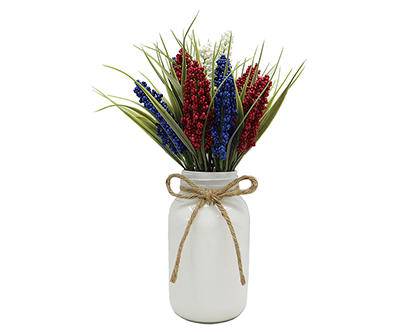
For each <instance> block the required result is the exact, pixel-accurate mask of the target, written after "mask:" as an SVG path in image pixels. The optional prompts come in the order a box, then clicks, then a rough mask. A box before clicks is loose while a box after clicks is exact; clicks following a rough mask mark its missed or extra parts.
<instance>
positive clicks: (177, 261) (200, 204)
mask: <svg viewBox="0 0 400 335" xmlns="http://www.w3.org/2000/svg"><path fill="white" fill-rule="evenodd" d="M204 204H205V202H204V200H200V201H199V202H198V203H197V205H196V207H195V208H194V210H193V212H192V214H191V215H190V218H189V221H188V222H187V224H186V227H185V231H184V232H183V235H182V238H181V241H180V243H179V247H178V251H177V253H176V259H175V265H174V269H173V270H172V273H171V278H170V280H169V281H170V282H171V283H175V282H176V280H177V279H178V271H179V264H180V262H181V256H182V250H183V246H184V244H185V241H186V238H187V236H188V235H189V231H190V227H191V226H192V224H193V221H194V219H195V218H196V216H197V213H198V212H199V209H200V208H201V207H203V206H204Z"/></svg>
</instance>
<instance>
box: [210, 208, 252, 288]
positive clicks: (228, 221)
mask: <svg viewBox="0 0 400 335" xmlns="http://www.w3.org/2000/svg"><path fill="white" fill-rule="evenodd" d="M215 205H216V206H217V207H218V209H219V211H220V212H221V214H222V216H223V218H224V219H225V221H226V224H227V225H228V228H229V231H230V233H231V236H232V240H233V244H234V245H235V251H236V258H237V264H238V268H239V275H240V283H241V284H242V286H244V285H245V284H246V277H245V275H244V271H243V264H242V256H241V253H240V247H239V242H238V240H237V237H236V232H235V229H234V228H233V224H232V221H231V218H230V217H229V215H228V212H227V211H226V209H225V207H224V206H223V205H222V203H221V202H216V203H215Z"/></svg>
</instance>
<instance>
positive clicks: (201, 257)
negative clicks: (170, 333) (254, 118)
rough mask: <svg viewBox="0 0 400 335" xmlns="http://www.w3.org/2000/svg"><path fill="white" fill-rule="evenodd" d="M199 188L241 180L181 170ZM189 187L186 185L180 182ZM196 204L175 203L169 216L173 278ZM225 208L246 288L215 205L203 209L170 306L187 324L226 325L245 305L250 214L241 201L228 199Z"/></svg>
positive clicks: (172, 290)
mask: <svg viewBox="0 0 400 335" xmlns="http://www.w3.org/2000/svg"><path fill="white" fill-rule="evenodd" d="M182 174H183V175H184V176H186V177H188V178H189V179H191V180H192V181H193V182H194V183H195V184H197V185H199V186H202V187H205V188H210V189H216V188H222V187H223V186H225V185H227V184H228V183H229V182H230V181H232V180H233V179H235V178H237V173H236V171H233V172H193V171H183V173H182ZM181 184H183V185H182V186H187V185H185V182H181ZM197 201H198V199H193V200H187V199H178V198H177V199H175V200H174V202H173V203H172V205H171V208H170V212H169V268H170V273H171V272H172V270H173V267H174V264H175V258H176V254H177V250H178V246H179V242H180V240H181V238H182V234H183V232H184V229H185V226H186V224H187V222H188V220H189V218H190V215H191V214H192V212H193V209H194V208H195V206H196V203H197ZM222 204H223V206H224V207H225V208H226V210H227V212H228V214H229V217H230V218H231V221H232V224H233V226H234V229H235V231H236V236H237V239H238V242H239V246H240V252H241V258H242V263H243V270H244V274H245V277H246V284H245V285H242V284H241V283H240V278H239V272H238V264H237V258H236V253H235V248H234V243H233V241H232V236H231V234H230V232H229V229H228V226H227V224H226V221H225V220H224V219H223V217H222V215H221V213H220V212H219V210H218V209H217V208H216V207H215V206H214V205H207V204H206V205H205V206H204V207H202V208H201V209H200V211H199V213H198V214H197V216H196V218H195V220H194V222H193V225H192V226H191V229H190V232H189V235H188V237H187V239H186V241H185V244H184V248H183V252H182V257H181V262H180V266H179V272H178V278H177V280H176V282H175V283H170V286H169V295H170V302H171V306H172V308H173V310H174V311H175V313H176V314H178V315H179V316H181V317H182V318H184V319H187V320H190V321H195V322H202V323H216V322H223V321H227V320H230V319H233V318H235V317H237V316H238V315H239V314H240V313H241V312H242V311H243V309H244V308H245V306H246V299H247V285H248V284H247V283H248V265H249V228H250V226H249V223H250V221H249V212H248V208H247V205H246V203H245V202H244V200H243V199H242V197H240V196H234V197H226V198H224V199H223V201H222Z"/></svg>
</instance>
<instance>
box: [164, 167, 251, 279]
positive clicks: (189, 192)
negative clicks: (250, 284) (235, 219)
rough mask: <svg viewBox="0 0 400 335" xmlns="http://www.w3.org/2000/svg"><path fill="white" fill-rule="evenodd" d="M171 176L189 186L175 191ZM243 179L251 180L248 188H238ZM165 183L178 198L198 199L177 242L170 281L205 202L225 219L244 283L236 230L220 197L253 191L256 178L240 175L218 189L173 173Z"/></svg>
mask: <svg viewBox="0 0 400 335" xmlns="http://www.w3.org/2000/svg"><path fill="white" fill-rule="evenodd" d="M173 178H178V179H181V180H183V181H184V182H185V183H186V184H187V185H189V187H182V186H181V191H182V193H175V192H174V191H173V190H172V188H171V180H172V179H173ZM243 180H249V181H250V182H251V185H250V186H249V187H248V188H245V189H240V188H239V183H240V182H241V181H243ZM166 185H167V189H168V192H169V194H171V195H172V196H174V197H176V198H180V199H199V201H198V202H197V204H196V207H195V208H194V210H193V212H192V214H191V216H190V218H189V221H188V222H187V224H186V227H185V231H184V233H183V235H182V239H181V241H180V243H179V247H178V251H177V254H176V259H175V265H174V269H173V271H172V274H171V278H170V282H171V283H175V282H176V280H177V278H178V271H179V264H180V262H181V257H182V250H183V246H184V244H185V241H186V238H187V236H188V234H189V231H190V228H191V226H192V224H193V221H194V219H195V218H196V216H197V214H198V212H199V210H200V208H202V207H203V206H204V205H205V204H208V205H215V206H216V207H217V208H218V210H219V211H220V212H221V215H222V217H223V218H224V219H225V221H226V224H227V226H228V229H229V232H230V234H231V236H232V240H233V243H234V246H235V251H236V258H237V264H238V268H239V275H240V283H241V284H242V285H245V284H246V278H245V276H244V273H243V264H242V256H241V254H240V247H239V242H238V240H237V237H236V232H235V229H234V228H233V225H232V221H231V219H230V217H229V215H228V212H227V211H226V209H225V207H224V206H223V205H222V199H223V198H226V197H234V196H238V195H245V194H250V193H253V192H254V191H255V190H256V189H257V186H258V182H257V179H256V178H254V177H251V176H241V177H239V178H236V179H234V180H232V181H231V182H230V183H229V184H227V185H226V186H224V187H223V188H220V189H208V188H204V187H201V186H198V185H196V184H195V183H194V182H193V181H191V180H190V179H189V178H187V177H185V176H184V175H181V174H178V173H174V174H171V175H169V176H168V178H167V180H166Z"/></svg>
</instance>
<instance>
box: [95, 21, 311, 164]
mask: <svg viewBox="0 0 400 335" xmlns="http://www.w3.org/2000/svg"><path fill="white" fill-rule="evenodd" d="M196 18H197V15H196V17H195V18H194V19H193V21H192V22H191V23H190V25H189V28H188V29H187V30H186V31H185V33H184V34H183V37H182V39H179V38H178V37H177V35H176V34H175V33H174V32H172V35H173V37H174V39H175V41H176V42H177V49H180V48H182V50H183V64H182V78H181V80H179V79H178V77H177V75H176V73H175V71H174V67H173V64H174V59H173V58H172V57H171V56H170V53H169V51H168V49H167V46H166V44H165V42H164V39H163V37H162V36H161V35H160V41H159V43H155V44H153V45H152V46H141V47H136V48H137V49H138V50H139V51H140V52H141V53H142V54H143V55H144V57H145V58H146V60H147V62H148V63H149V65H150V67H151V69H152V70H153V72H154V73H155V75H156V76H157V78H158V79H159V81H160V82H161V84H162V87H163V90H162V93H165V95H164V101H165V103H166V104H167V106H168V108H169V110H170V111H171V115H170V114H169V113H168V112H167V111H166V110H165V109H164V108H163V106H162V105H161V104H160V103H159V102H158V101H157V99H155V98H154V97H153V96H152V95H151V94H150V93H149V92H148V91H147V90H146V89H145V88H144V87H143V86H142V84H141V83H140V82H138V81H137V80H136V79H134V78H133V77H132V76H131V75H129V74H128V73H126V72H125V71H122V70H120V69H118V68H116V67H113V66H108V65H106V67H107V68H110V69H112V70H115V71H117V72H119V73H122V74H123V75H125V76H126V77H128V78H129V79H130V80H131V81H132V83H133V84H135V85H137V86H138V87H140V88H141V89H142V90H143V92H144V93H145V95H146V97H147V98H148V99H149V100H150V102H151V103H152V104H153V105H154V107H155V108H156V109H157V111H158V112H159V113H160V115H161V116H162V117H163V118H164V120H165V121H166V122H167V124H168V125H169V127H171V129H172V130H173V131H174V132H175V134H176V135H177V136H178V138H179V139H180V140H181V141H182V143H183V144H184V146H185V148H186V150H185V151H184V153H181V154H179V153H178V154H176V153H174V152H172V151H171V150H170V149H169V148H168V147H166V146H163V145H162V142H161V139H160V138H159V136H158V135H157V126H158V121H157V120H156V119H155V118H154V116H153V115H152V114H151V112H150V111H149V110H147V109H146V108H145V107H144V106H142V105H141V104H139V103H138V102H136V101H134V100H131V99H127V98H122V97H117V96H114V95H107V94H105V93H103V92H101V91H99V90H97V89H95V91H96V92H97V93H98V94H99V95H101V96H102V97H103V98H105V99H106V100H107V101H108V104H107V105H106V106H104V107H103V108H100V109H99V110H98V111H101V110H105V109H109V108H111V107H115V108H117V109H118V110H120V111H121V112H123V113H124V114H125V115H126V116H128V118H129V119H130V120H132V121H133V122H134V123H136V124H137V125H138V126H139V127H140V128H141V129H143V131H145V132H146V134H148V135H149V136H150V137H151V138H152V139H153V141H154V142H155V143H157V144H158V145H159V146H160V147H161V148H162V149H163V150H164V151H165V152H166V153H167V154H168V155H169V156H170V157H171V158H172V159H174V160H175V161H176V162H177V163H178V164H179V165H181V166H182V167H183V168H184V169H185V170H194V171H232V170H234V169H235V168H236V166H237V165H238V164H239V162H240V161H241V159H242V158H243V157H244V155H245V154H246V153H239V152H238V151H237V147H238V142H239V138H240V135H241V132H242V130H243V126H244V123H245V122H246V118H247V117H248V115H249V112H250V111H251V110H252V108H253V107H254V106H255V105H256V103H257V101H258V100H259V99H260V98H261V96H262V94H263V93H264V91H265V89H266V88H265V89H264V91H263V92H261V93H260V95H259V96H258V98H257V99H256V101H255V102H254V103H253V105H252V106H251V108H250V109H249V110H248V111H247V112H246V113H245V112H244V110H243V99H244V95H245V94H244V92H245V91H246V88H247V86H248V85H250V84H252V83H249V82H248V81H249V78H247V80H246V82H245V83H244V85H243V89H242V93H241V94H239V92H238V90H237V87H236V107H237V120H236V129H235V131H234V132H233V134H232V136H231V137H230V139H229V142H228V146H227V157H226V159H225V160H224V161H220V160H218V159H216V158H215V157H214V156H213V155H212V154H211V153H210V152H207V151H206V150H205V138H206V128H207V127H206V126H204V127H203V133H202V145H201V149H200V150H199V151H196V150H195V149H194V148H193V146H192V144H191V142H190V140H189V139H188V137H187V136H186V135H185V133H184V132H183V130H182V125H181V118H182V109H183V91H184V83H185V78H186V64H185V62H186V60H185V57H184V55H185V54H186V53H189V54H190V56H191V57H192V58H193V59H196V60H197V61H199V62H200V51H199V49H200V47H199V40H198V38H197V37H196V34H195V32H194V31H193V30H192V26H193V24H194V22H195V20H196ZM231 41H232V38H231V37H230V41H229V47H228V54H230V52H231ZM220 47H221V43H219V44H218V43H216V44H214V48H213V56H212V69H211V82H212V83H213V82H214V75H215V64H216V60H217V59H216V57H217V55H218V53H219V49H220ZM263 51H264V43H263V44H262V46H261V50H260V52H257V49H256V50H255V52H254V54H253V56H252V58H251V63H250V65H251V66H253V65H254V64H255V63H254V62H255V59H256V57H257V55H258V58H257V62H256V64H257V65H256V67H257V70H258V68H259V67H260V64H261V59H262V54H263ZM175 53H176V52H175ZM281 58H282V52H281V53H280V55H279V57H278V60H277V62H276V63H275V64H273V65H272V66H271V68H269V64H268V65H267V67H266V68H265V70H264V72H263V74H265V73H268V75H269V76H270V81H271V82H272V89H271V92H273V93H272V95H271V96H270V98H269V102H268V104H267V106H266V109H265V110H264V112H263V116H262V118H261V120H260V126H259V131H258V134H257V142H258V140H259V139H260V138H261V136H262V135H263V134H264V133H265V131H266V130H267V129H268V127H269V126H270V124H271V122H272V120H273V119H274V117H275V116H276V114H277V113H278V111H279V110H280V108H281V106H282V104H283V101H284V100H285V98H286V96H287V94H288V92H289V90H290V89H291V88H292V86H293V85H294V83H295V82H296V81H297V79H298V78H299V77H300V75H301V74H302V72H303V71H304V63H302V64H301V65H300V66H299V68H298V69H297V70H296V71H295V72H294V74H293V75H292V71H289V72H288V73H287V74H286V75H285V76H284V79H283V80H282V81H281V80H280V77H281V70H280V65H279V64H280V60H281ZM249 60H250V59H245V60H243V61H241V62H238V63H237V65H236V66H235V67H233V68H232V71H231V73H232V74H233V76H234V77H235V78H237V77H239V76H240V75H241V74H243V73H244V70H245V67H246V65H247V63H248V61H249ZM268 68H269V70H268ZM238 72H239V73H238ZM141 75H142V76H143V77H144V78H145V79H146V80H147V82H149V83H150V84H151V85H152V87H154V89H155V90H156V91H157V92H160V91H159V90H157V89H156V86H155V85H154V84H153V83H152V82H151V80H149V78H147V76H145V75H143V74H141ZM254 77H255V76H254ZM253 80H254V78H253ZM222 85H223V83H222V84H221V85H220V86H219V87H215V86H214V85H213V84H212V85H211V91H210V94H211V103H210V106H209V109H208V113H207V120H206V124H207V122H208V121H209V120H208V116H209V115H210V113H211V112H212V109H213V103H214V99H215V97H216V94H217V92H218V90H219V89H220V88H221V87H222Z"/></svg>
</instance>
